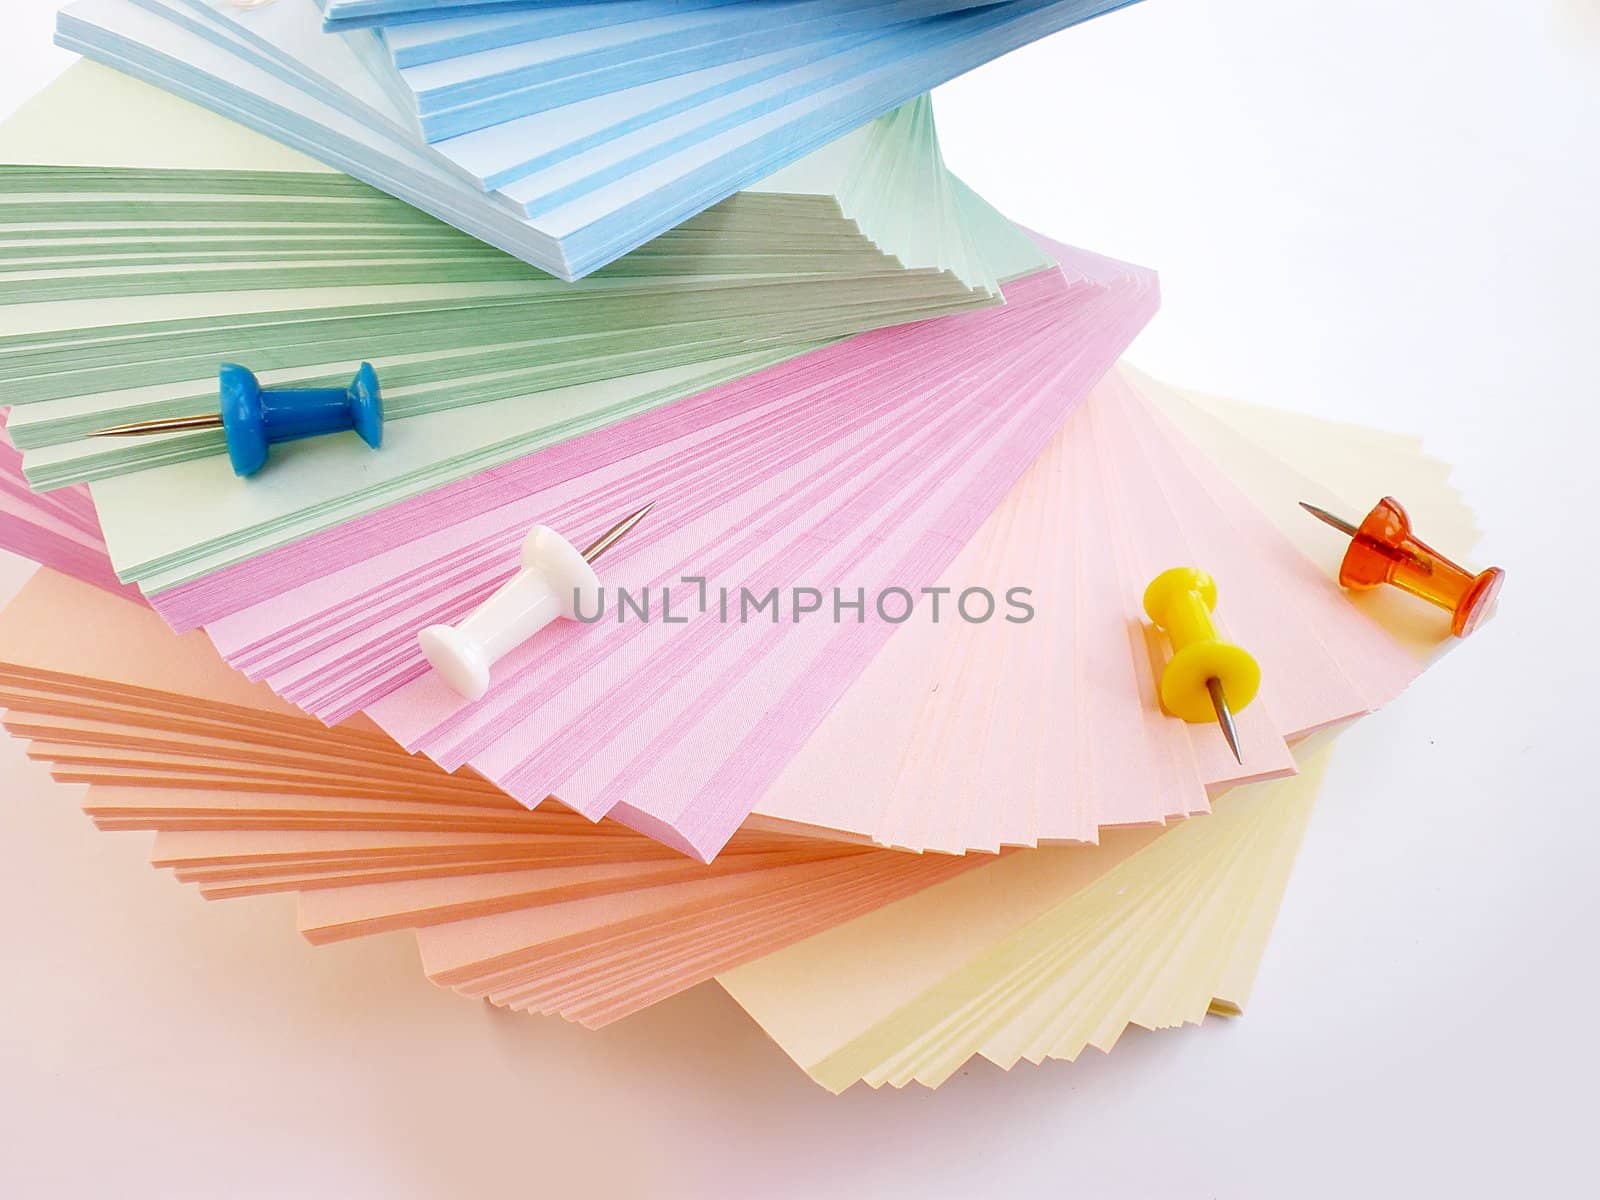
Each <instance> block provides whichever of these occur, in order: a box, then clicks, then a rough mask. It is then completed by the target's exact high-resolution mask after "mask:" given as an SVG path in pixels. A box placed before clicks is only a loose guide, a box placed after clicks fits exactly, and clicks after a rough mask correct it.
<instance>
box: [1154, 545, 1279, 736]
mask: <svg viewBox="0 0 1600 1200" xmlns="http://www.w3.org/2000/svg"><path fill="white" fill-rule="evenodd" d="M1216 606H1217V584H1216V581H1215V580H1214V579H1212V578H1211V576H1209V575H1207V574H1206V573H1205V572H1204V571H1202V570H1200V569H1199V568H1198V567H1173V568H1172V570H1170V571H1163V572H1161V574H1159V575H1157V576H1156V577H1155V578H1154V579H1153V580H1151V581H1150V586H1149V587H1147V588H1145V590H1144V611H1145V614H1146V615H1147V616H1148V617H1149V618H1150V620H1151V621H1153V622H1154V623H1155V625H1156V627H1157V628H1158V629H1163V630H1165V631H1166V634H1167V638H1168V640H1170V641H1171V642H1172V657H1171V658H1170V659H1168V660H1167V665H1166V668H1165V669H1164V670H1163V671H1162V672H1161V706H1162V707H1163V708H1165V709H1166V710H1167V711H1168V712H1169V713H1171V714H1172V715H1173V716H1175V717H1181V718H1182V719H1183V720H1185V721H1188V722H1190V723H1191V724H1199V723H1200V722H1202V721H1209V720H1211V719H1212V718H1215V719H1216V722H1217V724H1219V725H1221V726H1222V736H1223V737H1225V738H1227V739H1228V749H1230V750H1232V751H1233V757H1234V758H1236V759H1238V760H1239V763H1240V764H1241V765H1243V763H1244V759H1243V758H1242V757H1241V756H1240V754H1239V731H1238V730H1237V729H1235V728H1234V724H1233V714H1234V712H1235V711H1243V710H1244V709H1245V708H1246V707H1247V706H1248V705H1249V703H1250V701H1252V700H1254V699H1255V698H1256V691H1257V690H1258V689H1259V688H1260V687H1261V668H1260V667H1259V666H1257V665H1256V660H1255V659H1253V658H1251V657H1250V654H1249V652H1248V651H1246V650H1244V649H1242V648H1241V647H1239V646H1235V645H1234V644H1233V643H1232V642H1225V641H1223V640H1222V639H1221V638H1219V637H1218V636H1217V626H1216V623H1215V622H1214V621H1213V620H1212V619H1211V610H1212V609H1214V608H1216ZM1230 705H1231V706H1230Z"/></svg>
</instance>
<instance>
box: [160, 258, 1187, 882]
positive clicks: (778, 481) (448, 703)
mask: <svg viewBox="0 0 1600 1200" xmlns="http://www.w3.org/2000/svg"><path fill="white" fill-rule="evenodd" d="M1063 262H1064V263H1065V264H1066V270H1065V271H1064V272H1054V271H1051V272H1045V273H1041V274H1039V275H1035V276H1033V277H1030V278H1028V279H1025V280H1020V281H1018V282H1016V283H1014V284H1012V285H1011V286H1010V287H1009V288H1008V293H1007V294H1008V305H1007V306H1006V307H1005V308H1004V309H998V310H990V311H986V312H983V313H978V314H971V315H970V316H958V317H954V318H948V319H945V320H941V321H936V322H926V323H923V324H919V325H914V326H907V327H902V328H899V329H895V330H888V331H883V332H881V333H875V334H869V335H865V336H863V337H860V338H855V339H851V340H850V341H848V342H845V343H840V344H838V345H836V346H833V347H829V348H826V349H824V350H821V351H818V352H816V353H815V354H812V355H808V356H806V357H805V358H804V359H801V360H797V361H795V362H792V363H788V364H784V365H782V366H780V367H777V368H774V369H772V370H770V371H767V372H762V373H760V374H759V375H756V376H753V377H750V378H748V379H745V380H740V381H738V382H736V383H733V384H730V385H727V386H724V387H721V388H717V389H714V390H713V391H711V392H708V393H706V394H704V395H703V396H700V397H695V398H693V399H691V400H688V401H684V402H682V403H680V404H676V405H672V406H669V407H668V408H665V409H662V410H659V411H657V412H655V413H651V414H647V415H646V416H643V417H640V418H638V419H636V420H633V421H629V422H625V423H623V424H621V425H618V426H616V427H613V428H612V429H608V430H605V431H602V432H600V433H597V434H593V435H590V436H589V437H585V438H581V439H577V440H576V441H574V442H570V443H567V444H566V445H563V446H561V447H557V448H555V449H553V450H551V451H547V452H544V453H542V454H539V455H534V456H531V457H530V458H528V459H524V460H522V461H521V462H519V463H517V464H513V465H511V466H509V467H506V468H500V469H498V470H496V471H491V472H486V473H485V474H484V475H483V476H480V477H477V478H476V479H474V480H470V481H467V482H466V483H464V484H461V485H456V486H454V487H451V488H445V489H440V490H439V491H438V492H435V493H432V494H430V495H429V496H426V497H420V498H418V499H417V500H414V501H410V502H407V503H405V504H401V505H397V506H395V507H394V508H392V509H389V510H386V511H385V512H383V513H379V514H374V515H373V516H371V517H368V518H363V519H361V520H358V521H354V522H351V523H349V524H348V525H346V526H343V527H341V528H340V529H338V530H335V531H332V532H331V533H329V534H325V535H322V536H320V537H317V538H312V539H308V540H307V541H305V542H303V543H300V544H298V545H296V546H294V547H289V548H287V549H285V550H282V551H278V552H275V553H273V554H269V555H265V556H262V558H260V559H256V560H252V561H251V562H249V563H246V564H242V565H241V566H239V567H236V568H233V569H230V570H229V571H224V572H220V573H218V574H217V575H213V576H210V577H208V578H206V579H204V580H201V581H198V582H197V583H195V584H191V585H187V586H185V587H182V588H178V589H174V590H173V591H170V592H167V593H164V594H162V595H161V596H159V597H157V598H156V599H155V603H156V605H157V607H158V609H159V610H160V611H161V612H162V613H163V614H164V615H165V616H167V617H168V618H169V620H171V621H173V622H174V623H175V624H177V625H180V626H183V625H187V624H192V623H195V622H203V623H205V624H206V626H207V629H208V631H209V632H210V633H211V634H212V636H213V638H214V640H215V641H216V642H217V644H218V646H219V648H220V649H221V650H222V651H223V653H224V655H225V656H226V657H227V658H228V659H229V661H230V662H232V663H234V664H235V665H237V666H239V667H240V668H241V669H244V670H245V671H246V672H247V673H249V674H250V675H251V676H252V677H258V678H264V679H266V680H267V681H268V682H269V683H270V684H271V685H272V686H273V687H274V688H275V689H276V690H277V691H279V693H280V694H282V695H283V696H285V697H286V698H288V699H290V700H292V701H293V702H294V703H296V704H298V705H301V706H302V707H304V708H306V709H307V710H309V711H312V712H314V713H316V714H317V715H319V716H322V717H324V718H325V719H329V720H334V719H338V718H341V717H343V716H345V715H347V714H349V713H351V712H353V711H355V710H356V709H358V708H363V707H364V708H366V710H367V711H368V712H369V714H370V715H371V716H373V717H374V718H375V719H376V720H377V721H378V722H379V724H381V725H382V726H383V727H384V728H386V729H387V730H388V731H389V732H390V733H391V734H392V735H394V736H395V737H396V739H397V740H399V741H400V742H401V743H402V744H403V745H405V746H407V747H408V748H410V749H415V750H420V751H423V752H425V753H427V754H428V755H429V756H430V757H432V758H434V759H435V760H436V761H438V762H439V763H440V764H441V765H444V766H445V767H447V768H448V769H454V768H456V767H458V766H461V765H463V764H470V765H471V766H473V767H474V768H475V769H477V770H478V771H480V772H482V773H483V774H484V775H485V776H487V777H488V778H490V779H491V780H493V781H494V782H495V783H497V784H498V785H499V786H501V787H503V788H505V789H506V790H507V791H508V792H509V793H511V794H512V795H514V796H516V797H517V798H518V799H521V800H522V801H524V802H525V803H528V804H534V803H537V802H538V801H539V800H541V799H543V798H544V797H545V796H546V795H547V794H549V793H555V794H559V795H560V796H561V798H562V799H563V801H565V802H566V803H568V804H570V805H572V806H573V807H575V808H577V809H578V810H579V811H581V812H583V813H585V814H586V815H588V816H590V817H593V818H598V817H600V816H602V815H606V814H608V813H609V814H610V815H612V816H614V817H616V818H617V819H619V820H621V821H623V822H625V823H627V824H630V825H632V826H634V827H635V828H638V829H640V830H642V831H644V832H646V833H649V834H650V835H651V836H654V837H658V838H661V839H662V840H664V841H667V842H668V843H670V844H673V845H676V846H678V847H680V848H682V849H684V850H686V851H688V852H690V853H693V854H695V855H697V856H700V857H703V858H709V857H711V856H712V855H714V854H715V852H716V850H717V849H718V848H719V847H720V846H721V845H722V844H723V843H724V842H725V841H726V840H727V838H728V836H729V835H730V834H731V833H732V831H733V830H734V829H736V828H737V827H738V826H739V825H740V823H741V822H743V821H744V819H745V818H746V817H747V816H748V814H749V813H750V812H751V810H752V808H753V806H754V805H755V804H756V802H757V801H758V799H759V797H760V796H761V794H762V793H763V792H764V790H765V789H766V787H767V785H768V784H769V783H770V781H771V780H772V778H773V777H774V775H775V774H776V773H777V771H778V770H780V769H781V768H782V766H783V764H784V762H786V761H787V759H788V758H789V757H790V756H791V755H792V754H793V752H794V750H795V749H796V748H797V747H798V746H799V745H801V744H802V743H803V742H804V740H805V738H806V736H807V735H808V734H809V733H810V732H811V730H812V729H814V728H815V726H816V724H817V722H818V721H819V720H820V719H821V718H822V716H823V715H824V714H825V713H826V712H827V710H828V708H829V707H831V706H832V704H833V703H834V702H835V701H836V700H837V699H838V697H839V696H840V695H841V694H842V693H843V692H844V690H845V689H846V688H847V687H848V685H849V683H850V681H851V680H852V679H853V678H854V677H855V675H856V674H857V673H858V672H859V671H860V670H861V668H862V667H863V666H864V665H865V663H866V662H867V661H868V660H869V659H870V658H871V656H872V655H873V654H874V653H875V652H876V651H877V650H878V649H879V648H880V647H881V646H882V644H883V643H884V641H885V640H886V639H887V638H888V636H889V634H890V633H891V632H893V630H894V628H895V626H894V625H892V624H891V623H889V622H887V621H884V620H881V619H878V617H877V615H876V614H875V613H873V612H872V611H870V609H871V605H870V603H869V606H868V607H869V611H868V613H867V614H866V617H865V619H864V620H863V621H861V623H859V624H856V623H853V622H852V621H850V620H849V618H848V617H847V622H846V623H844V624H834V623H832V622H831V621H826V620H816V621H807V622H801V623H791V622H788V621H787V620H786V621H785V622H784V623H782V624H776V625H774V624H768V623H764V622H763V623H760V624H756V623H752V624H746V625H740V624H723V623H720V622H718V621H715V620H712V619H708V618H707V617H704V616H699V615H697V614H693V613H691V614H689V615H691V616H694V618H695V619H694V620H692V621H691V622H690V624H688V625H683V626H678V625H668V624H665V623H664V622H662V621H661V620H659V618H658V619H655V620H653V621H652V622H651V623H649V624H644V623H641V622H638V621H630V622H627V623H620V624H616V623H609V622H607V623H601V624H597V625H591V626H581V625H575V624H567V625H564V626H561V627H551V628H550V629H548V630H546V631H545V632H544V634H542V635H541V637H540V638H538V639H536V640H535V641H534V642H532V643H530V644H529V645H527V646H525V647H523V648H522V649H520V650H519V651H517V652H514V653H513V654H512V655H511V656H510V657H508V659H506V660H504V661H503V662H502V663H501V664H500V665H499V667H498V668H497V669H496V675H495V685H494V687H493V688H492V689H491V691H490V694H489V695H488V696H487V697H486V698H485V699H484V700H483V701H480V702H478V703H476V704H471V705H468V704H463V703H462V702H461V701H460V700H459V699H458V698H457V697H455V696H454V694H453V693H451V692H449V691H448V689H446V688H445V687H444V686H443V685H442V684H441V683H440V682H439V681H438V680H437V679H435V678H434V677H433V676H432V675H431V674H429V673H427V672H426V668H425V665H424V664H423V663H422V661H421V658H420V655H419V653H418V652H417V650H416V646H415V638H414V634H415V631H416V629H417V628H419V627H420V626H421V625H423V624H426V623H429V622H431V621H436V620H454V619H456V618H458V617H459V616H461V615H463V614H464V613H465V612H467V611H469V610H470V609H471V608H472V607H473V606H474V605H475V604H477V603H478V602H479V601H480V600H481V599H482V598H483V596H484V595H486V594H487V592H488V591H490V590H492V588H493V587H495V586H497V585H498V583H499V582H500V581H501V580H502V579H503V578H504V577H505V575H506V573H507V571H508V569H509V567H510V566H511V565H513V564H514V561H515V559H514V547H515V545H516V543H517V541H518V540H520V538H521V536H522V534H523V532H524V531H525V530H526V528H527V527H528V526H529V525H531V524H533V523H535V522H543V523H547V524H552V525H554V526H556V527H557V528H559V529H562V530H563V531H564V532H567V533H568V534H569V535H570V536H573V537H574V538H575V539H576V540H578V541H580V542H581V541H582V540H583V538H585V537H587V536H589V535H590V533H592V532H597V531H598V530H599V529H601V528H603V527H604V526H605V524H607V523H609V522H610V521H611V520H614V519H615V517H616V516H617V515H620V514H621V513H622V512H625V511H627V510H628V509H629V508H630V507H631V506H634V505H636V504H637V503H639V502H641V501H643V500H644V499H648V498H656V499H657V500H658V502H659V503H658V507H657V509H656V511H655V512H654V513H652V515H651V517H650V519H649V521H648V522H647V523H646V524H645V525H644V526H642V527H641V528H640V530H639V531H637V533H636V535H635V536H633V537H631V538H630V539H629V540H628V541H627V542H626V543H624V544H623V546H620V547H619V548H618V549H617V550H616V551H614V552H613V555H611V556H608V558H607V561H606V578H607V581H608V583H611V584H613V585H620V586H623V587H626V588H628V589H629V590H630V591H633V592H635V593H637V590H638V589H639V588H640V587H641V586H645V585H651V586H652V587H653V588H654V589H657V590H658V589H659V587H660V585H661V584H663V583H668V584H673V583H677V581H678V580H679V578H680V577H681V576H685V575H690V576H705V577H706V578H707V579H708V580H710V586H711V587H712V589H713V592H712V607H713V609H715V607H716V603H715V589H716V588H717V587H718V586H727V587H728V588H730V589H732V590H733V592H734V594H735V597H737V592H738V589H739V588H740V587H741V586H742V587H748V588H750V589H751V590H752V591H753V592H754V593H756V594H757V595H760V594H763V593H765V592H766V590H767V589H768V588H770V587H774V586H776V587H780V588H785V589H786V588H788V587H790V586H796V585H798V586H809V587H815V588H818V589H822V590H823V591H824V592H827V591H828V590H829V589H830V588H833V587H836V586H837V587H839V588H840V589H841V590H842V591H843V592H844V594H845V595H846V596H849V595H853V594H854V592H855V589H856V588H857V587H862V588H865V589H866V591H867V594H868V595H869V596H871V595H875V594H876V592H877V591H878V589H879V588H881V587H884V586H889V585H894V586H899V587H904V588H906V589H908V590H910V591H911V592H912V593H913V594H915V593H916V592H917V590H918V589H919V588H920V587H921V586H923V585H925V584H929V583H932V582H933V581H934V580H935V579H937V577H938V575H939V573H940V571H942V570H943V568H944V567H945V566H946V565H947V564H948V563H949V562H950V560H951V559H952V558H953V557H954V555H955V554H956V553H957V552H958V551H959V550H960V548H961V547H962V546H963V545H965V544H966V542H967V541H968V540H969V539H970V537H971V536H972V534H973V532H974V531H975V530H976V529H977V527H978V526H979V525H980V524H981V523H982V521H983V520H984V519H985V518H986V517H987V515H988V514H989V512H990V511H991V510H992V509H993V508H994V506H995V505H996V504H997V503H998V502H999V501H1000V500H1001V499H1002V498H1003V496H1004V495H1005V494H1006V492H1007V491H1008V490H1009V489H1010V487H1011V485H1012V484H1013V483H1014V482H1015V481H1016V479H1017V478H1018V476H1019V475H1020V474H1021V473H1022V472H1023V470H1025V469H1026V467H1027V465H1028V464H1029V463H1030V462H1031V461H1032V460H1033V459H1034V458H1035V457H1036V456H1037V454H1038V453H1039V451H1040V450H1041V449H1042V448H1043V447H1044V445H1045V444H1046V443H1047V442H1048V440H1049V439H1050V437H1051V436H1052V435H1053V434H1054V432H1055V431H1056V430H1057V429H1058V428H1059V426H1060V424H1061V422H1062V421H1063V420H1064V419H1065V417H1066V415H1067V414H1068V413H1069V412H1070V411H1071V410H1072V408H1073V407H1074V406H1075V405H1076V404H1077V403H1078V402H1079V401H1081V399H1082V397H1083V396H1084V395H1085V394H1086V393H1087V391H1088V389H1089V387H1090V386H1091V385H1092V384H1093V382H1094V381H1095V380H1096V379H1097V378H1099V376H1100V375H1101V374H1102V373H1103V372H1104V371H1105V369H1106V368H1107V367H1108V366H1109V365H1110V364H1111V362H1112V361H1114V359H1115V357H1116V355H1117V354H1119V353H1120V351H1121V349H1122V348H1123V347H1124V346H1125V345H1126V344H1127V342H1128V340H1129V339H1130V338H1131V337H1132V335H1133V333H1134V332H1135V331H1136V330H1137V329H1138V328H1139V327H1140V326H1141V325H1142V324H1143V323H1144V321H1145V320H1146V319H1147V318H1148V315H1149V313H1150V312H1151V311H1152V309H1153V307H1154V304H1155V300H1156V297H1155V287H1154V277H1153V276H1151V275H1150V274H1149V273H1148V272H1143V271H1140V270H1138V269H1136V268H1130V267H1126V266H1124V265H1122V264H1118V263H1113V262H1110V261H1109V260H1105V259H1100V258H1097V257H1095V256H1093V255H1088V254H1083V253H1081V252H1077V251H1070V252H1067V253H1065V254H1063ZM351 564H353V565H351ZM295 581H300V582H299V583H298V586H287V587H286V586H285V585H286V584H287V583H293V582H295ZM658 594H659V592H658ZM690 596H692V589H691V590H690V591H688V592H686V591H685V586H684V585H682V584H678V586H676V587H675V588H674V600H675V602H676V603H675V609H676V615H679V616H681V615H684V614H683V610H682V608H681V607H678V606H681V605H683V604H684V601H685V599H686V598H688V597H690ZM658 613H659V610H658ZM851 615H853V614H851Z"/></svg>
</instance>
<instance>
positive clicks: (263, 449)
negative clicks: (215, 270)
mask: <svg viewBox="0 0 1600 1200" xmlns="http://www.w3.org/2000/svg"><path fill="white" fill-rule="evenodd" d="M217 386H218V391H219V395H220V404H219V408H220V412H219V413H218V414H217V415H216V416H214V417H213V416H198V417H167V418H163V419H159V420H155V421H136V422H134V423H133V424H131V425H117V426H113V427H112V428H110V429H99V430H96V431H95V432H94V433H92V434H90V435H89V436H90V437H135V436H141V435H144V434H151V433H171V432H173V431H175V430H179V429H215V428H217V427H218V426H221V428H222V431H223V434H224V435H225V436H226V437H227V439H228V460H229V461H230V462H231V463H232V464H233V473H234V474H235V475H254V474H255V473H256V472H257V471H259V470H260V469H261V468H262V466H263V465H265V463H266V461H267V447H268V446H271V445H273V444H274V443H277V442H292V441H295V440H296V439H298V438H306V437H316V436H317V435H318V434H323V433H341V432H343V431H344V430H346V429H353V430H355V431H356V433H357V434H359V435H360V437H361V440H362V441H364V442H366V443H367V445H369V446H371V447H372V448H373V449H374V450H376V449H377V448H378V447H379V446H380V445H382V444H383V397H382V395H381V393H380V392H379V390H378V373H377V372H376V371H374V370H373V369H372V364H371V363H362V364H361V369H360V370H359V371H357V372H356V377H355V378H354V379H353V380H351V381H350V386H349V387H346V388H277V389H272V388H263V387H262V386H261V383H260V381H259V380H257V379H256V377H255V374H254V373H253V372H252V371H250V370H249V369H248V368H246V367H241V366H238V365H237V364H235V363H224V364H223V366H222V368H221V370H219V371H218V372H217Z"/></svg>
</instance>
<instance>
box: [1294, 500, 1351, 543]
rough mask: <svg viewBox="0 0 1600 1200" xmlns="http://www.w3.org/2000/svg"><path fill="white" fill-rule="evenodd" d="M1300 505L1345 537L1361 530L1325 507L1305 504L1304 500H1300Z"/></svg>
mask: <svg viewBox="0 0 1600 1200" xmlns="http://www.w3.org/2000/svg"><path fill="white" fill-rule="evenodd" d="M1300 507H1301V508H1303V509H1305V510H1306V511H1307V512H1308V513H1310V514H1311V515H1312V516H1313V517H1315V518H1316V519H1317V520H1319V521H1321V522H1322V523H1323V524H1324V525H1332V526H1333V527H1334V528H1335V529H1337V530H1338V531H1339V532H1340V533H1342V534H1344V535H1345V537H1356V536H1357V535H1359V534H1360V533H1361V530H1359V529H1357V528H1356V527H1355V526H1354V525H1352V524H1350V522H1349V521H1346V520H1345V519H1344V518H1343V517H1336V516H1334V515H1333V514H1332V513H1331V512H1329V511H1328V510H1327V509H1325V508H1318V507H1317V506H1316V505H1315V504H1307V503H1306V502H1305V501H1304V500H1302V501H1300Z"/></svg>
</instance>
